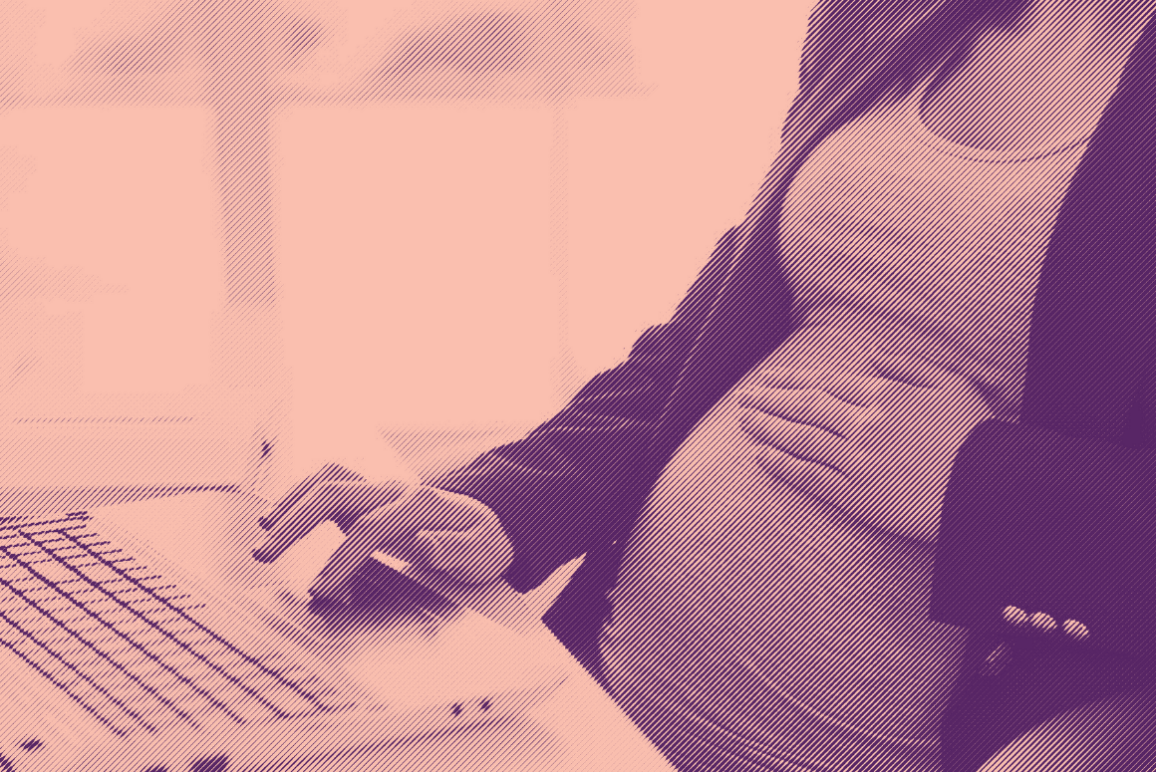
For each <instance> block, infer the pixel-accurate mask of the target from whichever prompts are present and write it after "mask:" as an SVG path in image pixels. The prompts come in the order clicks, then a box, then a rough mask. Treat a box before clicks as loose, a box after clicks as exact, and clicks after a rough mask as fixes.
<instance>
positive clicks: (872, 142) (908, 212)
mask: <svg viewBox="0 0 1156 772" xmlns="http://www.w3.org/2000/svg"><path fill="white" fill-rule="evenodd" d="M926 85H927V84H926V83H925V84H924V87H921V88H919V89H917V90H916V92H915V94H914V95H913V96H912V97H911V98H909V99H907V100H905V101H904V102H903V103H901V104H899V105H897V106H893V107H891V108H884V109H877V110H875V111H873V112H872V113H870V114H869V115H867V116H865V117H864V118H862V119H860V120H859V121H856V122H854V123H852V124H851V125H849V126H847V127H845V128H844V129H843V130H842V131H839V132H836V133H835V134H834V135H833V136H831V137H830V138H828V139H827V140H826V141H825V142H823V143H822V145H821V146H820V147H819V148H818V149H817V150H816V152H814V153H813V154H812V155H811V157H810V158H808V159H807V161H806V163H805V164H804V165H803V168H802V169H801V170H800V171H799V173H798V175H797V176H796V177H795V179H794V180H793V182H792V184H791V187H790V189H789V191H788V193H787V197H786V199H785V202H784V208H783V214H782V220H781V230H780V240H781V241H780V243H781V254H782V259H783V265H784V269H785V272H786V275H787V281H788V285H789V286H790V288H791V290H792V292H793V295H794V304H793V317H794V321H795V326H796V327H806V326H816V325H840V326H841V325H849V326H852V327H858V328H862V327H865V326H867V327H871V328H872V331H873V334H874V335H876V336H878V337H879V338H880V340H881V341H882V340H890V341H893V340H906V341H908V342H909V343H910V345H911V346H913V347H914V348H913V352H914V353H919V354H921V355H923V356H926V357H928V358H929V359H932V360H933V361H936V362H937V363H938V364H941V365H945V366H949V367H951V368H953V369H956V370H957V371H958V372H960V373H961V374H962V375H965V376H967V377H969V378H971V379H973V380H974V381H975V382H976V383H977V384H978V385H979V386H980V388H981V390H982V391H984V393H985V396H986V397H988V402H989V405H990V407H991V408H992V411H993V413H994V415H995V417H997V418H1002V419H1004V420H1014V419H1016V418H1018V415H1019V408H1020V399H1021V396H1022V390H1023V380H1024V374H1025V368H1026V358H1027V348H1028V327H1029V323H1030V318H1031V307H1032V300H1033V298H1034V295H1035V287H1036V281H1037V279H1038V277H1039V269H1040V266H1041V264H1042V262H1043V258H1044V254H1045V252H1046V250H1047V246H1048V242H1049V239H1050V236H1051V232H1052V228H1053V226H1054V224H1055V219H1056V215H1057V213H1058V210H1059V206H1060V203H1061V202H1062V200H1063V196H1064V193H1065V192H1066V191H1067V188H1068V184H1069V182H1070V181H1071V178H1072V175H1073V174H1074V173H1075V170H1076V167H1077V165H1078V164H1079V162H1080V159H1081V158H1082V156H1083V154H1084V150H1085V148H1086V146H1087V134H1085V135H1084V136H1076V137H1072V138H1071V139H1070V140H1068V141H1066V142H1063V143H1061V144H1059V145H1058V146H1055V145H1053V146H1052V147H1046V148H1029V149H1026V150H1021V151H1010V152H1001V151H989V150H976V149H973V148H968V147H963V146H960V145H956V144H954V143H951V142H949V141H947V140H944V139H941V138H940V137H939V136H937V135H935V134H934V133H932V132H931V131H930V130H929V129H928V128H927V127H926V126H925V125H924V123H923V121H922V120H921V119H920V114H919V111H920V107H921V105H922V104H923V96H924V93H925V88H926Z"/></svg>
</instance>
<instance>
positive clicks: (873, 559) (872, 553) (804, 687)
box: [602, 330, 964, 746]
mask: <svg viewBox="0 0 1156 772" xmlns="http://www.w3.org/2000/svg"><path fill="white" fill-rule="evenodd" d="M832 334H833V333H832V332H831V331H824V330H812V331H804V332H803V333H802V334H800V335H798V336H797V338H796V339H792V341H791V342H790V345H788V346H785V347H782V348H780V349H779V350H778V351H777V352H776V354H775V355H773V356H772V357H770V358H768V360H766V361H765V362H764V363H763V364H762V365H760V367H758V368H756V369H755V371H753V372H752V374H751V375H750V376H748V378H747V379H744V382H743V383H740V384H739V386H737V387H736V389H735V390H733V391H732V394H733V393H734V391H737V390H739V389H741V388H743V387H744V385H745V384H746V383H748V382H749V381H750V380H751V379H753V378H755V377H757V375H758V372H759V371H760V370H762V369H765V368H767V367H782V366H784V365H791V364H797V363H798V362H800V361H805V362H807V363H808V365H809V366H814V365H815V363H816V361H818V359H829V358H831V357H835V358H836V360H837V361H838V362H839V363H840V365H841V366H845V367H847V368H850V369H854V368H856V367H858V366H859V364H860V363H861V362H862V360H863V355H864V354H865V351H864V349H863V348H862V347H860V346H857V345H855V344H854V342H853V341H846V340H844V339H842V338H838V337H836V338H833V339H832V338H831V337H830V336H831V335H832ZM843 344H847V345H846V347H845V348H840V346H841V345H843ZM816 352H819V353H821V354H823V355H824V356H823V357H819V358H818V359H817V355H816ZM737 415H738V413H737V407H736V405H735V402H734V400H733V399H732V397H731V395H728V397H727V398H724V399H723V400H722V401H720V403H719V404H718V405H717V406H716V407H715V409H714V410H712V411H711V413H710V414H708V416H707V417H706V418H704V419H703V421H701V422H700V424H699V425H698V426H697V427H696V428H695V431H694V432H693V433H692V434H691V436H690V437H689V438H688V439H687V441H686V442H684V444H683V445H682V447H681V448H680V449H679V451H678V453H677V454H676V455H675V457H674V458H673V459H672V460H671V462H670V463H669V464H668V465H667V468H666V469H665V470H664V472H663V474H662V476H661V478H660V479H659V481H658V483H657V485H656V487H655V489H654V490H653V491H652V494H651V497H650V499H649V501H648V504H647V506H646V508H645V510H644V512H643V514H642V516H641V518H640V521H639V524H638V527H637V528H636V530H635V532H634V533H633V534H632V536H631V541H630V543H629V545H628V548H627V553H626V557H625V559H624V562H623V566H622V569H621V572H620V575H619V582H618V588H617V589H616V590H615V593H614V596H613V608H614V611H613V617H612V620H611V622H610V624H609V625H608V627H607V629H606V630H605V631H604V633H603V640H602V645H603V652H604V658H605V659H606V662H607V671H608V675H609V677H610V679H611V683H612V684H614V683H615V682H617V683H618V684H622V685H624V687H625V685H627V684H633V685H635V686H636V687H637V686H638V685H640V684H644V683H648V682H650V683H655V684H658V683H661V684H664V686H663V687H662V688H663V689H670V688H673V689H674V690H675V691H676V692H678V696H677V698H676V700H677V701H679V702H680V703H682V704H683V708H681V710H684V711H685V710H689V711H691V712H693V713H695V714H697V716H698V719H699V720H705V721H707V722H708V723H710V724H712V725H715V726H717V727H722V728H724V729H725V730H726V731H727V732H734V733H738V734H739V735H741V736H744V737H747V738H749V739H750V740H752V741H754V742H756V743H765V744H769V745H772V746H773V745H774V744H775V743H776V739H775V737H773V736H771V735H772V734H773V733H774V732H776V731H777V732H780V733H781V732H783V731H785V730H784V727H783V726H782V706H783V704H784V703H789V704H790V705H792V706H794V707H795V708H796V709H797V710H798V711H801V712H803V713H806V714H807V715H809V716H811V717H812V718H816V719H818V720H819V721H821V722H827V723H828V724H830V725H837V726H842V727H845V728H847V729H848V730H850V731H854V732H858V733H862V734H864V735H871V736H875V737H877V738H881V739H886V740H888V741H890V742H893V743H899V744H905V743H915V744H920V743H928V742H933V741H934V737H935V735H936V733H937V731H938V719H939V715H940V713H941V711H942V709H943V706H944V704H945V702H946V697H947V694H948V692H949V691H950V688H951V686H952V683H953V681H954V678H955V675H956V672H957V667H958V662H959V656H960V654H961V653H962V647H963V643H964V633H963V632H962V631H960V630H959V629H957V628H952V627H948V626H946V625H940V624H938V623H935V622H932V621H930V620H929V619H928V598H929V594H930V584H931V575H932V566H933V557H934V549H933V547H931V546H929V545H926V544H920V543H916V542H912V541H909V540H905V539H901V538H899V537H896V536H893V535H891V534H888V533H886V532H883V531H880V530H878V529H875V528H872V527H870V526H867V525H865V524H864V522H863V521H860V520H858V519H856V518H855V517H849V516H847V515H846V514H844V513H841V512H838V511H835V510H832V509H831V508H829V507H827V506H825V505H823V504H821V503H820V502H818V501H816V500H814V499H812V498H810V497H807V496H805V495H803V494H800V493H799V492H797V491H795V490H794V489H792V488H789V487H788V486H786V485H784V484H782V483H780V482H779V481H778V480H776V479H774V478H773V477H768V476H767V474H766V473H764V472H763V471H761V470H760V468H759V467H758V465H757V464H756V463H755V454H756V448H754V447H753V446H752V445H751V443H750V442H749V441H748V439H747V436H746V435H745V434H744V433H743V432H742V431H741V430H740V429H739V426H738V421H737ZM637 699H639V700H643V701H645V700H646V699H647V697H646V696H645V694H643V693H642V692H639V693H638V695H637ZM640 709H642V710H651V711H655V710H661V709H662V708H660V707H659V706H655V705H649V706H640Z"/></svg>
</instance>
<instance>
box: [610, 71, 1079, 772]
mask: <svg viewBox="0 0 1156 772" xmlns="http://www.w3.org/2000/svg"><path fill="white" fill-rule="evenodd" d="M922 101H923V89H922V88H919V89H916V90H915V91H914V93H913V94H912V95H911V96H910V97H909V98H908V99H907V100H905V101H902V102H899V103H896V104H891V105H884V106H883V107H882V108H881V109H878V110H875V111H872V112H870V113H868V114H867V115H865V116H864V117H863V118H861V119H860V120H858V121H856V122H853V123H851V124H849V125H848V126H846V127H845V128H844V129H842V130H841V131H839V132H836V133H835V134H833V135H832V136H830V137H828V138H827V140H826V141H825V142H824V143H823V144H822V145H821V146H820V147H819V148H818V149H817V150H815V151H814V152H812V153H811V155H810V156H809V157H808V159H807V162H806V163H805V164H804V165H803V167H802V169H801V170H800V171H799V172H798V174H796V176H795V178H794V181H793V183H792V186H791V189H790V191H789V193H788V195H787V198H786V202H785V205H784V209H783V219H782V225H781V231H780V232H781V249H782V254H783V261H784V268H785V271H786V274H787V277H788V281H789V284H790V287H791V290H792V293H793V297H794V307H793V315H794V317H795V320H796V324H797V325H798V326H797V328H796V330H795V332H794V333H793V334H792V335H791V337H790V338H788V340H787V341H786V342H785V343H784V344H782V345H780V346H779V347H778V348H777V349H776V351H775V353H773V354H772V355H770V356H769V357H768V358H767V359H766V360H764V362H763V363H762V364H761V365H760V366H759V367H757V368H755V370H753V371H752V373H751V374H750V375H748V377H747V378H745V379H744V380H743V381H741V382H740V383H739V385H738V386H736V387H735V388H734V390H733V391H732V394H734V393H735V392H739V391H743V390H755V391H757V390H758V389H759V388H760V386H761V385H762V384H761V383H760V372H761V371H769V370H776V371H782V370H787V371H790V370H792V369H794V370H799V371H804V370H827V371H835V372H846V373H848V374H865V375H871V374H873V370H872V359H873V357H874V355H875V354H876V352H878V351H880V350H882V349H887V350H891V351H901V352H903V353H904V354H908V355H911V354H913V355H916V356H919V357H922V358H924V359H926V360H928V361H930V362H934V363H936V364H938V365H939V366H942V367H945V368H949V369H952V370H954V371H956V372H958V373H960V374H962V375H964V376H965V377H967V378H969V379H973V380H974V382H975V383H976V384H977V386H978V388H979V389H980V390H981V391H983V392H984V394H985V395H986V396H987V398H988V401H989V403H990V407H991V410H992V411H993V412H994V413H996V414H997V415H999V416H1001V417H1003V418H1005V419H1013V420H1014V419H1015V418H1016V416H1017V415H1018V412H1019V403H1020V392H1021V390H1022V387H1023V377H1024V371H1025V368H1026V360H1027V344H1028V339H1027V332H1028V322H1029V318H1030V312H1031V302H1032V298H1033V293H1034V289H1035V281H1036V277H1037V274H1038V270H1039V266H1040V264H1041V262H1042V261H1043V258H1044V253H1045V251H1046V247H1047V243H1048V238H1049V236H1050V233H1051V229H1052V224H1053V222H1054V220H1055V217H1056V213H1057V212H1058V209H1059V204H1060V201H1061V200H1062V197H1063V194H1064V193H1065V191H1066V190H1067V187H1068V183H1069V180H1070V178H1071V176H1072V174H1073V173H1074V171H1075V169H1076V166H1077V164H1078V162H1079V160H1080V158H1081V156H1082V154H1083V149H1084V148H1083V144H1082V142H1081V141H1080V140H1081V139H1082V137H1081V136H1080V135H1079V134H1078V135H1077V136H1076V137H1074V138H1065V140H1063V141H1060V142H1059V143H1058V144H1057V145H1056V146H1053V147H1044V148H1029V149H1028V150H1027V151H1025V152H1008V153H996V152H983V151H975V150H973V149H971V148H966V147H962V146H958V145H954V144H952V143H950V142H946V141H944V140H942V139H940V138H939V137H936V136H935V135H934V134H932V133H931V132H930V131H929V130H928V129H927V128H926V127H925V126H924V125H923V123H922V118H921V116H920V107H921V105H922ZM1093 123H1094V122H1093ZM946 409H947V410H949V411H950V410H952V409H954V406H952V405H948V406H947V408H946ZM960 409H964V408H963V406H962V405H961V406H960ZM739 415H740V408H739V405H738V404H737V400H736V399H735V398H734V397H733V396H731V397H727V398H724V400H723V401H722V402H720V403H719V404H718V405H717V406H716V407H715V408H714V410H712V411H711V413H709V414H708V415H707V417H706V418H705V419H703V420H702V421H701V422H700V423H699V424H698V425H697V426H696V428H695V430H694V432H693V433H692V434H691V435H690V437H689V438H688V439H687V441H686V442H685V443H684V444H683V445H682V446H681V447H680V449H679V451H678V452H677V453H676V454H675V456H674V459H673V460H672V461H671V463H670V464H669V465H667V467H666V469H665V470H664V472H663V474H662V476H661V477H660V479H659V481H658V484H657V486H656V487H655V489H654V490H653V492H652V493H651V497H650V499H649V503H648V505H647V507H646V508H645V509H644V511H643V514H642V516H641V518H640V520H639V523H638V526H637V527H636V529H635V531H634V533H633V534H632V535H631V541H630V546H629V547H628V549H627V552H626V556H625V558H624V562H623V566H622V569H621V571H620V574H619V583H618V587H617V589H616V590H615V591H614V593H613V595H612V606H613V612H612V617H611V619H612V622H611V624H610V626H609V627H608V628H607V630H606V632H605V633H604V636H603V639H602V640H603V653H604V656H605V658H606V672H607V676H608V678H609V680H610V683H611V686H612V688H613V689H614V690H615V692H616V694H618V695H619V696H620V698H621V699H622V701H623V703H624V704H625V705H626V706H627V708H628V710H629V711H630V712H631V714H632V715H633V716H634V717H635V718H636V719H637V720H638V721H639V722H640V723H641V724H642V725H643V726H644V727H646V729H647V731H648V732H650V733H651V736H652V737H654V738H655V740H656V741H657V742H658V743H659V744H660V746H662V747H664V748H665V749H667V750H668V752H669V753H670V754H671V755H672V757H673V758H675V759H676V761H677V763H679V764H680V765H681V766H683V767H684V768H685V769H688V770H698V769H702V770H708V769H709V770H715V769H727V768H733V769H750V770H756V769H774V770H793V769H823V770H828V769H829V770H837V769H893V770H910V771H911V772H914V771H915V770H934V769H936V768H937V765H938V750H937V736H938V732H939V719H940V716H941V713H942V711H943V708H944V706H945V704H946V699H947V696H948V694H949V692H950V690H951V688H952V686H953V684H954V682H955V679H956V676H957V670H958V666H959V658H960V655H961V653H962V647H963V642H964V633H963V631H962V630H960V629H958V628H952V627H949V626H947V625H942V624H940V623H937V622H933V621H931V620H930V619H929V618H928V599H929V594H930V586H931V577H932V569H933V563H934V561H933V557H934V548H933V545H932V544H929V543H926V542H918V541H914V540H911V539H907V538H902V537H900V536H898V534H899V533H906V532H907V531H906V530H905V528H904V524H905V522H906V520H907V518H918V517H921V516H923V515H924V514H925V513H922V512H904V511H902V504H901V505H900V507H899V510H898V511H885V512H883V511H880V512H876V511H840V510H839V509H837V508H835V507H832V506H829V505H827V504H824V503H823V502H821V501H820V500H819V499H818V498H817V497H816V496H814V495H813V493H812V492H809V491H802V490H797V489H794V488H791V487H790V486H788V485H786V484H785V483H784V482H783V481H782V480H780V479H777V478H775V477H774V476H771V475H769V474H768V473H767V472H766V471H765V470H764V469H761V468H760V465H759V463H758V454H759V450H760V447H759V446H758V445H757V444H756V443H755V442H753V441H752V439H751V438H750V437H749V436H747V435H746V434H745V433H744V432H743V431H742V429H741V426H740V422H739ZM895 418H898V417H897V416H896V417H895ZM893 420H894V419H893ZM942 423H943V425H944V426H950V425H951V420H950V416H949V415H944V416H943V421H942ZM940 434H942V432H940ZM939 436H940V435H938V434H937V433H936V432H935V431H931V432H929V433H928V434H927V441H929V442H935V441H936V439H937V438H938V437H939ZM851 437H852V439H854V434H852V435H851ZM862 450H863V451H864V452H866V453H878V452H883V451H881V450H880V449H877V448H874V447H871V446H869V445H866V444H864V447H862ZM887 452H891V453H903V452H905V449H903V448H898V449H897V448H890V449H888V451H887ZM900 466H901V464H900V463H899V459H896V460H895V463H894V467H895V471H894V473H893V474H894V475H900V474H901V472H900V471H899V468H900ZM866 484H868V485H870V484H871V483H866ZM874 484H875V485H877V486H879V487H883V488H887V489H892V490H899V491H905V490H907V491H910V493H909V497H908V499H904V498H902V496H901V497H900V498H899V499H898V500H899V501H900V502H902V501H905V500H910V501H911V502H912V503H911V506H912V507H915V506H916V504H915V502H916V501H919V500H921V499H923V498H925V497H924V496H923V495H921V494H922V493H923V492H922V491H918V490H913V489H911V486H912V485H916V484H919V483H917V482H915V481H907V480H904V479H902V478H900V477H897V476H892V477H888V478H886V479H879V480H876V481H875V482H874ZM893 500H894V499H893ZM936 514H937V513H930V516H931V517H933V518H934V517H935V516H936Z"/></svg>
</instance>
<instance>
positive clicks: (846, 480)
mask: <svg viewBox="0 0 1156 772" xmlns="http://www.w3.org/2000/svg"><path fill="white" fill-rule="evenodd" d="M758 464H759V466H760V467H762V469H763V471H765V472H766V473H767V474H768V475H770V476H772V477H774V478H776V479H778V480H781V481H783V482H784V483H786V484H787V485H789V486H791V487H792V488H794V489H796V490H798V491H800V492H802V493H804V494H806V495H808V496H813V497H814V498H817V499H819V500H821V501H825V502H827V503H828V504H831V505H833V506H839V507H844V508H845V507H846V501H847V500H848V497H849V496H850V495H851V493H852V491H853V481H852V479H851V478H850V476H849V475H847V474H845V473H843V472H842V471H840V470H839V469H836V468H833V467H830V466H827V465H825V464H820V463H816V462H814V461H807V460H804V459H801V458H798V457H796V456H794V455H792V454H790V453H786V452H784V451H781V450H779V449H778V448H765V449H764V450H763V451H762V452H760V453H759V456H758Z"/></svg>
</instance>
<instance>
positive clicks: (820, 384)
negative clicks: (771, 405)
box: [758, 370, 885, 407]
mask: <svg viewBox="0 0 1156 772" xmlns="http://www.w3.org/2000/svg"><path fill="white" fill-rule="evenodd" d="M884 385H885V381H884V379H883V378H879V377H876V376H874V375H861V374H857V373H844V372H830V371H827V370H768V371H767V372H765V373H762V374H761V375H760V376H759V379H758V387H759V388H763V389H791V390H821V391H824V392H826V393H828V394H830V395H832V396H834V397H836V398H838V399H840V400H842V401H843V402H848V403H850V404H852V405H858V406H860V407H868V406H870V405H872V404H874V403H875V400H876V398H877V396H878V394H879V390H880V389H881V388H882V387H883V386H884Z"/></svg>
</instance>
